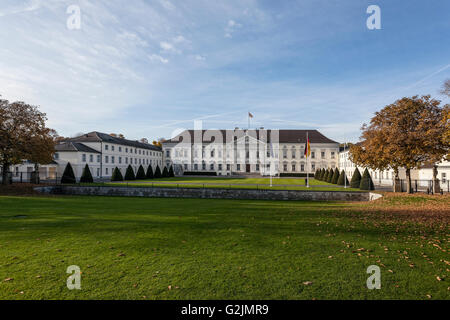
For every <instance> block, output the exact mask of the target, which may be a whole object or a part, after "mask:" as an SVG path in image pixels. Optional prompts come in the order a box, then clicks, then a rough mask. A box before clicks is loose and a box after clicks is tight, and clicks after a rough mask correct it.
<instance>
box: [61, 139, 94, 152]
mask: <svg viewBox="0 0 450 320" xmlns="http://www.w3.org/2000/svg"><path fill="white" fill-rule="evenodd" d="M55 151H57V152H77V151H80V152H88V153H100V151H97V150H95V149H92V148H91V147H88V146H87V145H84V144H82V143H79V142H71V141H67V142H61V143H60V144H57V145H56V146H55Z"/></svg>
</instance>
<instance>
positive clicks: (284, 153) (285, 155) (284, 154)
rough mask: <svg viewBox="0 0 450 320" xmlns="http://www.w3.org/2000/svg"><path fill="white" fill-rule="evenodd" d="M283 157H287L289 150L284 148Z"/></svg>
mask: <svg viewBox="0 0 450 320" xmlns="http://www.w3.org/2000/svg"><path fill="white" fill-rule="evenodd" d="M283 158H284V159H286V158H287V150H283Z"/></svg>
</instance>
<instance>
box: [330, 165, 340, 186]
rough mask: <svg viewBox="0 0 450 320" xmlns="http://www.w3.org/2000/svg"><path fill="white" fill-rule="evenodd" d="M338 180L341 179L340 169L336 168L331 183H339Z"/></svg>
mask: <svg viewBox="0 0 450 320" xmlns="http://www.w3.org/2000/svg"><path fill="white" fill-rule="evenodd" d="M338 180H339V170H338V169H337V168H336V169H335V170H334V174H333V177H331V183H333V184H337V182H338Z"/></svg>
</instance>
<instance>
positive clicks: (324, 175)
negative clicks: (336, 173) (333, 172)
mask: <svg viewBox="0 0 450 320" xmlns="http://www.w3.org/2000/svg"><path fill="white" fill-rule="evenodd" d="M329 174H330V169H327V170H325V172H324V174H323V176H322V181H324V182H327V181H328V175H329Z"/></svg>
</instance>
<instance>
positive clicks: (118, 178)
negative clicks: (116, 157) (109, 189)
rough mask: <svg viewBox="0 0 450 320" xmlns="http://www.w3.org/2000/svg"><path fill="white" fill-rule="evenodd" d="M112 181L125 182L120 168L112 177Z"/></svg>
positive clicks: (115, 170) (116, 169)
mask: <svg viewBox="0 0 450 320" xmlns="http://www.w3.org/2000/svg"><path fill="white" fill-rule="evenodd" d="M111 181H123V175H122V172H120V169H119V168H117V167H116V168H115V169H114V171H113V173H112V176H111Z"/></svg>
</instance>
